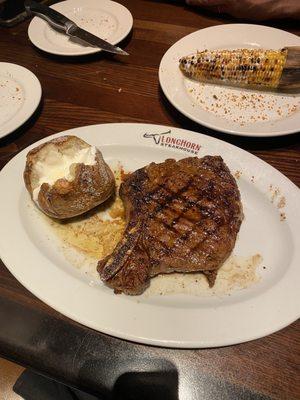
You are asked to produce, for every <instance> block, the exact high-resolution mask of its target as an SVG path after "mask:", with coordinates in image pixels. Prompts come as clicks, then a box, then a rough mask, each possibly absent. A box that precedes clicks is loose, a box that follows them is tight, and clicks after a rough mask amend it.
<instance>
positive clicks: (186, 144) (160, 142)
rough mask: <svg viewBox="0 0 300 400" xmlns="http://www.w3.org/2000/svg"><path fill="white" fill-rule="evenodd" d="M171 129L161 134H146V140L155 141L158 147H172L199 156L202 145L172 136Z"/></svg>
mask: <svg viewBox="0 0 300 400" xmlns="http://www.w3.org/2000/svg"><path fill="white" fill-rule="evenodd" d="M171 134H172V131H171V129H170V130H168V131H167V132H161V133H144V135H143V137H144V138H146V139H151V138H152V139H153V140H154V143H155V144H156V145H157V146H163V147H171V148H173V149H178V150H183V151H186V152H187V153H191V154H196V155H197V154H198V153H199V150H200V148H201V146H200V144H197V143H194V142H190V141H189V140H187V139H183V138H176V137H172V136H171Z"/></svg>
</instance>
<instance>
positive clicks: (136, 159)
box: [0, 124, 300, 348]
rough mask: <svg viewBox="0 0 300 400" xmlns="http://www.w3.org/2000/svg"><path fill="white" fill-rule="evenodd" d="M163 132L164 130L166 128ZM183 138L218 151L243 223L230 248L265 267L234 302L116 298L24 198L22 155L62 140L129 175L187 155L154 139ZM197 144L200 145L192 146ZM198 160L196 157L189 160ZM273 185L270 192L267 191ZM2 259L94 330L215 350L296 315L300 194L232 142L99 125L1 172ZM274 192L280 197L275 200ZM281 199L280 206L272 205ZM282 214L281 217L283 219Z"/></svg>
mask: <svg viewBox="0 0 300 400" xmlns="http://www.w3.org/2000/svg"><path fill="white" fill-rule="evenodd" d="M169 130H170V132H168V131H169ZM162 132H168V133H166V134H165V135H162V136H164V137H165V141H164V143H167V142H168V141H170V140H171V139H172V138H173V140H174V139H176V138H177V139H183V140H185V141H186V143H190V144H188V145H187V146H188V148H191V147H192V143H194V145H193V147H194V148H196V147H197V146H198V145H199V146H200V151H199V152H197V150H195V153H197V155H198V156H199V157H202V156H204V155H206V154H211V155H214V154H215V155H217V154H220V155H221V156H222V157H223V158H224V160H225V162H226V163H227V164H228V166H229V167H230V169H231V171H232V172H234V171H237V170H238V171H240V173H241V177H240V178H239V180H238V185H239V188H240V191H241V195H242V202H243V207H244V213H245V219H244V221H243V223H242V227H241V231H240V233H239V237H238V240H237V243H236V246H235V249H234V253H236V254H238V255H240V256H249V255H253V254H256V253H260V254H261V255H262V257H263V266H266V267H267V268H266V269H263V267H262V266H261V267H260V268H259V271H258V273H259V275H260V276H261V279H260V281H259V282H257V283H255V284H254V285H252V286H250V287H248V288H246V289H242V290H239V291H235V292H232V293H231V296H210V297H207V296H206V297H201V296H194V295H187V294H175V293H174V294H172V295H165V296H160V295H150V296H145V295H143V296H125V295H115V294H114V293H113V291H112V290H111V289H109V288H107V287H105V286H104V285H103V284H102V283H101V282H100V281H99V282H98V283H97V284H93V285H91V281H90V278H87V275H86V274H84V273H83V272H80V270H77V269H76V268H74V266H72V265H71V264H70V263H69V262H68V261H67V260H66V258H65V256H64V255H63V252H61V251H59V249H58V247H57V246H56V244H55V243H54V241H53V240H52V239H51V238H52V237H53V236H51V232H50V228H49V226H48V225H47V224H46V223H45V220H44V219H43V218H40V213H39V212H37V211H35V208H33V207H32V205H31V202H29V196H28V194H27V192H26V189H25V187H24V183H23V177H22V174H23V169H24V165H25V157H26V154H27V152H28V150H30V149H31V148H32V147H34V146H36V145H37V144H39V143H41V142H45V141H46V140H49V139H51V138H53V137H57V136H60V135H62V134H72V135H77V136H79V137H81V138H83V139H84V140H86V141H87V142H88V143H91V144H93V145H96V146H98V147H99V148H100V149H101V151H102V152H103V155H104V158H105V159H106V160H107V162H108V163H109V164H110V165H115V163H116V162H117V161H119V162H121V164H122V165H123V167H124V168H125V170H127V171H133V170H135V169H136V168H139V167H142V166H144V165H145V164H147V163H150V162H151V161H156V162H160V161H163V160H165V159H166V158H170V157H175V158H177V159H180V158H184V157H187V156H190V155H193V154H192V153H190V152H187V151H184V150H180V149H175V148H172V147H169V146H164V143H163V142H162V139H161V140H160V142H159V138H160V136H159V135H158V136H156V137H155V139H156V141H155V140H154V138H153V137H148V138H145V137H144V134H145V133H148V134H160V133H162ZM196 145H197V146H196ZM194 155H195V154H194ZM270 185H273V186H272V188H274V189H275V190H276V193H275V192H274V191H273V190H272V191H270ZM0 187H1V208H0V221H1V224H0V237H1V242H0V255H1V258H2V260H3V262H4V263H5V264H6V266H7V267H8V269H9V270H10V271H11V273H12V274H13V275H14V276H15V277H16V278H17V279H18V280H19V281H20V282H21V283H22V284H23V285H24V286H25V287H26V288H27V289H28V290H30V291H31V292H32V293H33V294H35V295H36V296H37V297H38V298H40V299H41V300H42V301H44V302H45V303H47V304H48V305H50V306H51V307H53V308H54V309H56V310H57V311H59V312H61V313H62V314H64V315H66V316H67V317H69V318H71V319H73V320H75V321H77V322H80V323H82V324H84V325H86V326H88V327H91V328H93V329H96V330H98V331H101V332H104V333H107V334H109V335H113V336H116V337H119V338H123V339H128V340H132V341H136V342H140V343H147V344H152V345H159V346H167V347H183V348H184V347H185V348H189V347H215V346H223V345H230V344H235V343H240V342H245V341H248V340H252V339H255V338H259V337H261V336H264V335H267V334H270V333H272V332H274V331H277V330H279V329H281V328H283V327H285V326H286V325H288V324H290V323H291V322H293V321H294V320H296V319H297V318H298V317H299V314H300V304H299V278H300V269H299V263H300V237H299V229H300V194H299V190H298V189H297V187H296V186H295V185H294V184H293V183H292V182H290V181H289V180H288V179H287V178H286V177H285V176H284V175H282V174H281V173H280V172H278V171H277V170H276V169H274V168H273V167H271V166H270V165H268V164H266V163H265V162H263V161H261V160H260V159H258V158H257V157H255V156H253V155H251V154H250V153H247V152H246V151H244V150H241V149H239V148H237V147H235V146H233V145H231V144H228V143H225V142H222V141H220V140H216V139H214V138H211V137H208V136H204V135H201V134H198V133H195V132H190V131H186V130H183V129H177V128H170V127H166V126H159V125H147V124H104V125H94V126H87V127H82V128H77V129H72V130H69V131H66V132H62V133H60V134H57V135H53V136H51V137H48V138H46V139H43V140H42V141H40V142H38V143H35V144H34V145H32V146H30V147H28V148H27V149H25V150H23V151H22V152H21V153H19V154H18V155H17V156H16V157H14V158H13V159H12V160H11V161H10V162H9V163H8V164H7V165H6V166H5V167H4V169H3V170H2V171H1V172H0ZM279 193H280V195H279ZM281 196H284V197H285V203H286V204H285V207H284V208H281V209H278V202H279V199H280V198H281ZM280 213H282V214H283V213H284V214H285V217H286V219H285V221H281V218H280Z"/></svg>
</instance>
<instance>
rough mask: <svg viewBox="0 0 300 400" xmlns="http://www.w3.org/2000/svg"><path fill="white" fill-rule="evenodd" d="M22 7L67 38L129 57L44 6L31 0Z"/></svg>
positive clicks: (27, 0)
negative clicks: (79, 40) (77, 39)
mask: <svg viewBox="0 0 300 400" xmlns="http://www.w3.org/2000/svg"><path fill="white" fill-rule="evenodd" d="M24 6H25V9H26V11H27V13H28V14H31V13H33V14H35V15H37V16H39V17H41V18H43V19H44V20H45V21H47V22H48V23H49V24H50V25H51V26H53V28H55V29H57V30H60V31H61V32H64V33H65V34H67V35H68V36H71V37H76V38H79V39H81V40H83V41H84V42H86V43H88V44H89V45H91V46H93V47H99V48H100V49H101V50H104V51H108V52H109V53H114V54H121V55H124V56H128V55H129V54H128V53H126V51H124V50H122V49H121V48H120V47H117V46H113V45H112V44H110V43H108V42H106V41H105V40H103V39H101V38H99V37H98V36H95V35H93V34H92V33H90V32H87V31H86V30H84V29H82V28H79V26H78V25H76V24H75V22H73V21H72V20H70V19H69V18H67V17H65V16H64V15H63V14H61V13H59V12H58V11H56V10H54V9H53V8H50V7H47V6H45V5H44V4H39V3H37V2H36V1H33V0H25V2H24Z"/></svg>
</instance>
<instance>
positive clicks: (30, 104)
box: [0, 61, 42, 139]
mask: <svg viewBox="0 0 300 400" xmlns="http://www.w3.org/2000/svg"><path fill="white" fill-rule="evenodd" d="M2 66H3V67H4V68H5V66H7V68H8V70H9V68H11V69H12V70H13V72H12V74H13V75H14V78H17V80H18V81H19V82H20V83H21V84H23V83H24V82H25V81H26V85H27V80H30V84H32V85H33V86H34V90H33V91H32V93H33V95H32V93H31V94H30V96H29V97H26V98H25V100H24V103H23V104H22V106H21V108H20V109H19V111H18V112H17V113H16V115H15V116H14V117H13V118H12V119H10V120H8V121H7V122H5V123H4V124H3V125H2V126H1V125H0V130H1V131H2V129H3V132H2V133H0V139H2V138H4V137H5V136H8V135H9V134H11V133H13V132H14V131H15V130H17V129H18V128H20V127H21V126H22V125H23V124H24V123H25V122H26V121H28V120H29V118H30V117H31V116H32V115H33V114H34V112H35V111H36V110H37V108H38V106H39V104H40V102H41V98H42V86H41V82H40V81H39V79H38V77H37V76H36V75H35V74H34V73H33V72H32V71H30V70H29V69H28V68H26V67H23V66H22V65H19V64H15V63H10V62H4V61H3V62H2V61H1V62H0V72H1V67H2ZM24 76H25V77H24ZM24 108H25V110H24ZM22 109H23V113H22V114H21V117H20V116H19V117H18V118H16V116H18V115H19V114H20V111H21V110H22ZM26 109H27V111H26ZM14 120H17V122H15V123H13V122H12V121H14Z"/></svg>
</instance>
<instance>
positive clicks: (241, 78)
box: [179, 49, 287, 89]
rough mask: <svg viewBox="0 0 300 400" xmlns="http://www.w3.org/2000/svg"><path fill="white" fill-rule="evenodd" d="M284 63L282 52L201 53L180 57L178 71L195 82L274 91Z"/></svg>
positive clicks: (249, 50) (250, 50)
mask: <svg viewBox="0 0 300 400" xmlns="http://www.w3.org/2000/svg"><path fill="white" fill-rule="evenodd" d="M286 59H287V50H286V49H282V50H257V49H238V50H215V51H209V50H205V51H199V52H197V53H196V54H193V55H190V56H187V57H182V58H181V59H180V61H179V67H180V70H181V71H182V72H183V73H184V74H185V75H186V76H188V77H189V78H192V79H195V80H197V81H202V82H211V83H219V84H226V85H233V86H242V87H256V88H257V87H261V88H268V89H276V88H277V87H278V85H279V82H280V78H281V75H282V71H283V68H284V65H285V63H286Z"/></svg>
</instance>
